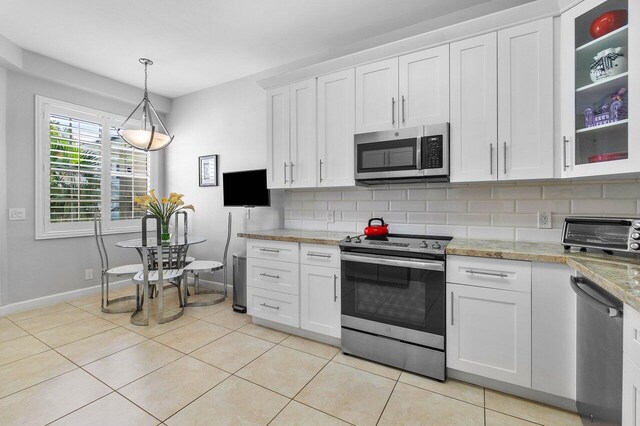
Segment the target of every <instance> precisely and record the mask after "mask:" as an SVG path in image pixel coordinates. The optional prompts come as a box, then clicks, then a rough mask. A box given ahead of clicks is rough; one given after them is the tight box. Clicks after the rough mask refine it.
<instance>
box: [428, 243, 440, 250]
mask: <svg viewBox="0 0 640 426" xmlns="http://www.w3.org/2000/svg"><path fill="white" fill-rule="evenodd" d="M431 248H432V249H434V250H440V249H441V248H442V246H441V245H440V243H439V242H437V241H436V242H435V243H433V245H432V246H431Z"/></svg>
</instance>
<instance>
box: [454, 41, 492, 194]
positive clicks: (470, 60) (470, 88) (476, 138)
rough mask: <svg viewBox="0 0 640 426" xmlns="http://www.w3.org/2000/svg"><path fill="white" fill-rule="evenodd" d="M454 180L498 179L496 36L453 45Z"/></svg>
mask: <svg viewBox="0 0 640 426" xmlns="http://www.w3.org/2000/svg"><path fill="white" fill-rule="evenodd" d="M450 52H451V127H450V138H451V149H450V150H451V164H450V168H451V181H452V182H473V181H488V180H496V179H497V177H498V169H497V166H498V164H497V160H498V148H497V137H498V135H497V123H498V106H497V103H498V97H497V74H498V71H497V35H496V33H490V34H485V35H482V36H479V37H474V38H471V39H467V40H462V41H459V42H456V43H452V44H451V48H450Z"/></svg>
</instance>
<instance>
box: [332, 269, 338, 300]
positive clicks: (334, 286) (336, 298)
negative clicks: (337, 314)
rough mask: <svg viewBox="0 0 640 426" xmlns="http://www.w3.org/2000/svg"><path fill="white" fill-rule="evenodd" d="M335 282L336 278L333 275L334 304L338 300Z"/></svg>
mask: <svg viewBox="0 0 640 426" xmlns="http://www.w3.org/2000/svg"><path fill="white" fill-rule="evenodd" d="M337 282H338V276H337V275H336V274H333V301H334V302H335V301H336V300H338V290H337Z"/></svg>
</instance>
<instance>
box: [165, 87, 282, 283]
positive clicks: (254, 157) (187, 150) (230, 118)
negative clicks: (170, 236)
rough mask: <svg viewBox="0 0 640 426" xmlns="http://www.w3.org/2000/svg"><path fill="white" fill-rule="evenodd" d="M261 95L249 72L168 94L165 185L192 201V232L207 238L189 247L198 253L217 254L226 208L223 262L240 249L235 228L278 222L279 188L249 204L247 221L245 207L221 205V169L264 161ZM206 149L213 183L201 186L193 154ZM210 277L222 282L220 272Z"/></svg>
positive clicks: (275, 225)
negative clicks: (267, 201) (260, 203)
mask: <svg viewBox="0 0 640 426" xmlns="http://www.w3.org/2000/svg"><path fill="white" fill-rule="evenodd" d="M265 99H266V98H265V94H264V90H263V89H262V88H261V87H260V86H258V84H257V83H256V80H255V78H245V79H241V80H237V81H234V82H231V83H227V84H223V85H220V86H215V87H212V88H210V89H206V90H202V91H199V92H196V93H193V94H190V95H186V96H182V97H179V98H176V99H174V100H173V104H172V107H171V114H170V115H169V119H168V120H169V121H168V126H169V129H170V130H171V132H173V133H175V135H176V139H175V140H174V141H173V142H172V144H171V145H169V147H168V148H167V150H166V153H165V187H166V189H167V191H168V192H180V193H183V194H185V198H184V199H185V201H186V202H187V203H193V204H194V205H195V208H196V213H195V214H193V215H191V222H190V223H191V225H190V226H191V230H192V235H199V236H204V237H206V238H207V242H206V243H204V244H201V245H197V246H194V247H193V248H192V249H191V251H190V252H189V253H190V254H193V255H195V256H196V257H197V258H199V259H211V260H222V257H223V251H224V244H225V241H226V238H227V214H228V212H232V214H233V221H234V225H233V234H232V235H233V239H232V244H231V247H230V249H229V259H228V261H229V265H231V254H232V253H233V252H234V251H243V250H244V244H243V243H244V240H242V239H240V238H237V237H236V236H235V235H236V234H237V233H238V232H240V231H242V230H244V229H250V230H258V229H271V228H281V227H282V226H283V211H282V206H283V199H284V197H283V196H284V194H283V191H271V198H272V199H271V204H272V208H255V209H252V211H251V220H250V221H245V209H243V208H238V207H233V208H225V207H223V199H222V173H224V172H229V171H238V170H250V169H260V168H266V167H267V140H266V134H267V130H266V120H267V119H266V100H265ZM209 154H218V155H219V156H220V157H219V172H218V180H219V186H217V187H202V188H201V187H199V186H198V157H199V156H202V155H209ZM229 272H230V267H229ZM214 279H215V280H216V281H219V282H222V274H221V273H219V274H217V275H216V276H215V277H214ZM230 282H231V273H229V274H228V277H227V283H230Z"/></svg>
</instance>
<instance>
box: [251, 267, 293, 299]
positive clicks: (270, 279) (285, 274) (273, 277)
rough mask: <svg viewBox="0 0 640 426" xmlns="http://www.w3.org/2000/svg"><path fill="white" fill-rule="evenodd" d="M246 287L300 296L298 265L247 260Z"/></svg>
mask: <svg viewBox="0 0 640 426" xmlns="http://www.w3.org/2000/svg"><path fill="white" fill-rule="evenodd" d="M247 287H257V288H263V289H265V290H274V291H279V292H282V293H287V294H300V265H298V264H297V263H287V262H276V261H273V260H263V259H251V258H249V259H247Z"/></svg>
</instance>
